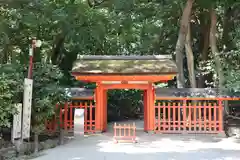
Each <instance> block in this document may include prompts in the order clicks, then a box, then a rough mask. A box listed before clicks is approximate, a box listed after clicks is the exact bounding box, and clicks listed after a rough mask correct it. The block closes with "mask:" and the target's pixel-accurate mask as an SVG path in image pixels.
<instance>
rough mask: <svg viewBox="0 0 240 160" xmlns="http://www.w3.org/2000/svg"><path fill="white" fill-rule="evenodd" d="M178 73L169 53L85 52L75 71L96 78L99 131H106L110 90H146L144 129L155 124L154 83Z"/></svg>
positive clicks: (80, 77) (79, 76) (85, 78)
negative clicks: (92, 54) (158, 54)
mask: <svg viewBox="0 0 240 160" xmlns="http://www.w3.org/2000/svg"><path fill="white" fill-rule="evenodd" d="M176 74H177V67H176V65H175V63H174V62H173V61H172V60H170V58H169V57H168V56H137V57H130V56H83V57H80V59H79V60H78V61H77V62H76V63H75V65H74V67H73V70H72V75H73V76H75V78H76V79H77V80H81V81H86V82H95V83H96V86H97V87H96V89H95V101H96V104H95V106H96V111H95V112H96V116H95V131H96V132H103V131H106V129H107V128H106V127H107V114H106V113H107V90H109V89H140V90H143V91H144V124H145V125H144V130H145V131H153V130H154V128H155V109H154V101H155V97H154V95H155V94H154V93H155V92H154V83H155V82H166V81H168V80H172V79H173V78H174V77H175V75H176Z"/></svg>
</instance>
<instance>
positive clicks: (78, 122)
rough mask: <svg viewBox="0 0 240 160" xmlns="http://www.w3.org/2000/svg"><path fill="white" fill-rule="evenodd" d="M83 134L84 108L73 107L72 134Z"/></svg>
mask: <svg viewBox="0 0 240 160" xmlns="http://www.w3.org/2000/svg"><path fill="white" fill-rule="evenodd" d="M80 134H83V135H84V109H75V113H74V135H80Z"/></svg>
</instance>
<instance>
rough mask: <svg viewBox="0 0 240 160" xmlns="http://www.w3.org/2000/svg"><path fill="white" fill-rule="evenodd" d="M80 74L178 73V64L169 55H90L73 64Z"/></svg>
mask: <svg viewBox="0 0 240 160" xmlns="http://www.w3.org/2000/svg"><path fill="white" fill-rule="evenodd" d="M72 72H73V73H75V74H76V73H78V74H123V75H124V74H154V75H157V74H176V73H177V66H176V64H175V62H174V61H172V60H171V59H170V58H169V57H167V56H165V57H164V56H162V57H161V56H88V57H87V58H86V56H85V58H83V57H82V58H81V57H80V58H79V59H78V60H76V62H75V63H74V65H73V69H72Z"/></svg>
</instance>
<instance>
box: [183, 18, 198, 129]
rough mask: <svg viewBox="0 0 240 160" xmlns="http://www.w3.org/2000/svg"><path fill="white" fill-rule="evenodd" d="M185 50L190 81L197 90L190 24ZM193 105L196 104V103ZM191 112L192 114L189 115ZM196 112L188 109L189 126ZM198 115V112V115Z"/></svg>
mask: <svg viewBox="0 0 240 160" xmlns="http://www.w3.org/2000/svg"><path fill="white" fill-rule="evenodd" d="M185 50H186V55H187V64H188V74H189V81H190V85H191V88H196V87H197V83H196V75H195V69H194V56H193V51H192V46H191V25H190V23H189V25H188V32H187V36H186V43H185ZM193 103H196V101H194V102H193ZM189 112H191V113H192V114H189ZM193 113H194V110H193V108H192V109H190V110H189V109H187V125H188V122H190V121H191V119H192V117H190V115H193ZM196 115H198V112H197V113H196Z"/></svg>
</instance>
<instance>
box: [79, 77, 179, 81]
mask: <svg viewBox="0 0 240 160" xmlns="http://www.w3.org/2000/svg"><path fill="white" fill-rule="evenodd" d="M174 77H175V75H161V76H159V75H145V76H140V75H139V76H131V75H128V76H120V75H113V76H104V75H99V76H97V75H96V76H86V75H84V76H75V78H76V80H80V81H91V82H101V81H148V82H160V81H168V80H172V79H173V78H174Z"/></svg>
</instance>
